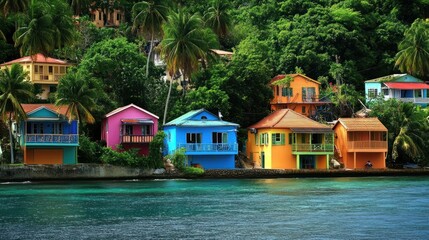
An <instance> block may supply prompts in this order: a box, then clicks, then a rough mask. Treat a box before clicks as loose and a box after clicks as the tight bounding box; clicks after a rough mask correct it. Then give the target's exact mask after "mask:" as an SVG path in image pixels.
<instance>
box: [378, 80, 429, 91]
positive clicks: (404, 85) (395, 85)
mask: <svg viewBox="0 0 429 240" xmlns="http://www.w3.org/2000/svg"><path fill="white" fill-rule="evenodd" d="M384 84H385V85H386V86H387V87H388V88H390V89H405V90H413V89H429V85H428V84H426V83H418V82H386V83H384Z"/></svg>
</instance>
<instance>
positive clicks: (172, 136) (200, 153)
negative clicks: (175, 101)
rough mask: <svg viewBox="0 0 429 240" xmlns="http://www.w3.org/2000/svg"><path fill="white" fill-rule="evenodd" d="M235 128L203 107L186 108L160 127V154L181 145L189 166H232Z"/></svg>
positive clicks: (234, 124)
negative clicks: (188, 109)
mask: <svg viewBox="0 0 429 240" xmlns="http://www.w3.org/2000/svg"><path fill="white" fill-rule="evenodd" d="M219 115H220V114H219ZM238 127H239V125H238V124H236V123H231V122H227V121H223V120H222V118H221V117H219V116H217V115H215V114H212V113H210V112H209V111H207V110H205V109H200V110H194V111H190V112H188V113H186V114H184V115H182V116H180V117H178V118H176V119H174V120H172V121H171V122H168V123H167V124H165V125H164V126H163V128H164V132H165V134H166V135H167V136H166V138H165V146H166V149H164V155H167V154H173V153H174V152H175V151H177V150H178V149H180V148H183V149H184V150H185V154H186V157H187V161H188V162H187V164H188V165H189V166H201V167H202V168H204V169H232V168H235V156H236V155H237V154H238V144H237V129H238Z"/></svg>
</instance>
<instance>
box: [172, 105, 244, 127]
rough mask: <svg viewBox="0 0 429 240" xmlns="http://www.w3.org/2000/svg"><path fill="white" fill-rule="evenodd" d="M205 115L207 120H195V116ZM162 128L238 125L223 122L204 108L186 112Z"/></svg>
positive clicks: (236, 125)
mask: <svg viewBox="0 0 429 240" xmlns="http://www.w3.org/2000/svg"><path fill="white" fill-rule="evenodd" d="M203 112H204V113H206V114H207V115H209V118H207V119H201V118H199V119H197V118H195V117H196V116H197V115H199V114H201V113H203ZM164 126H193V127H215V126H217V127H219V126H234V127H239V125H238V124H236V123H232V122H227V121H223V120H222V119H221V118H219V117H218V116H216V115H214V114H213V113H211V112H209V111H207V110H205V109H204V108H202V109H199V110H193V111H190V112H187V113H185V114H183V115H182V116H180V117H178V118H176V119H174V120H172V121H170V122H168V123H166V124H165V125H164Z"/></svg>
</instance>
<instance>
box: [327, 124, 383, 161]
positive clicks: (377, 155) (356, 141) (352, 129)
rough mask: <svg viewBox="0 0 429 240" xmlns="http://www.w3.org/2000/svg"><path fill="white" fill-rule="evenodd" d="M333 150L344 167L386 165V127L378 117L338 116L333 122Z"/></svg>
mask: <svg viewBox="0 0 429 240" xmlns="http://www.w3.org/2000/svg"><path fill="white" fill-rule="evenodd" d="M333 129H334V132H335V151H336V157H337V158H338V159H337V160H339V162H342V163H343V164H344V167H345V168H350V169H357V168H358V169H359V168H365V163H366V162H367V161H371V163H372V166H373V168H385V167H386V155H387V128H386V127H385V126H384V125H383V124H382V123H381V122H380V120H378V118H339V119H338V121H337V122H336V123H335V125H334V127H333Z"/></svg>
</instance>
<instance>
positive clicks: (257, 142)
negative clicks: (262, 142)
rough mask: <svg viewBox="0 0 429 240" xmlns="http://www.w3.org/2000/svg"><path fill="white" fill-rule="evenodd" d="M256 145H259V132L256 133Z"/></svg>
mask: <svg viewBox="0 0 429 240" xmlns="http://www.w3.org/2000/svg"><path fill="white" fill-rule="evenodd" d="M255 145H256V146H258V145H259V137H258V134H257V133H256V134H255Z"/></svg>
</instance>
